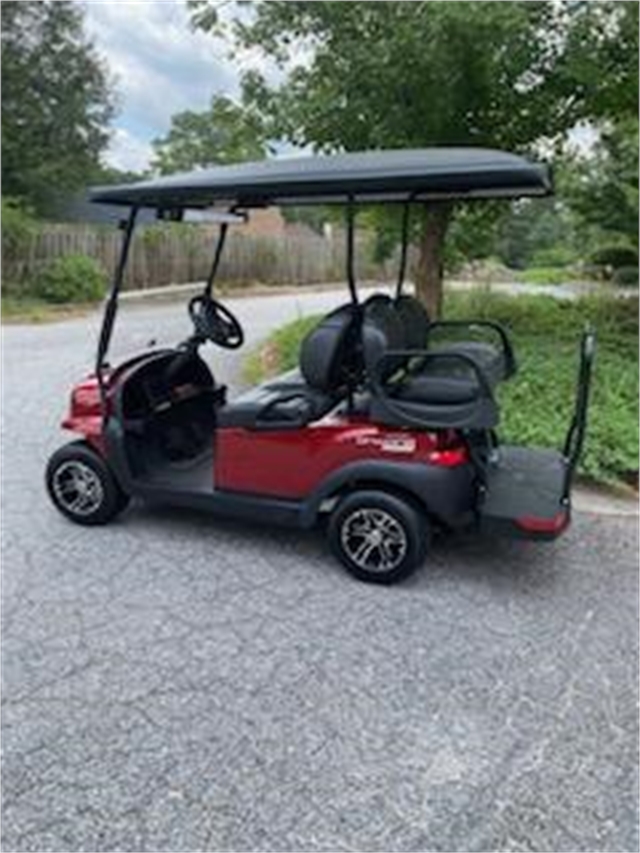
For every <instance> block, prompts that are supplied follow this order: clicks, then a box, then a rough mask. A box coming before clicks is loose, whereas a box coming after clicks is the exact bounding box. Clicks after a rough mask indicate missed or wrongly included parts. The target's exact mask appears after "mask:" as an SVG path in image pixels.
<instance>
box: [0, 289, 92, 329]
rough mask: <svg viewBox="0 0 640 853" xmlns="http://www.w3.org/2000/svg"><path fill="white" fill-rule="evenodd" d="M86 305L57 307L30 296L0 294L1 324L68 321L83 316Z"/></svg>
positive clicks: (87, 307) (57, 305) (4, 291)
mask: <svg viewBox="0 0 640 853" xmlns="http://www.w3.org/2000/svg"><path fill="white" fill-rule="evenodd" d="M89 309H90V306H88V305H86V304H85V305H79V304H76V305H69V304H65V305H59V304H56V303H53V302H44V301H43V300H42V299H36V298H34V297H32V296H24V295H20V296H12V295H8V294H7V293H6V290H5V289H4V288H3V292H2V322H3V323H51V322H54V321H56V320H68V319H70V318H71V317H80V316H82V315H84V314H85V313H86V312H87V311H88V310H89Z"/></svg>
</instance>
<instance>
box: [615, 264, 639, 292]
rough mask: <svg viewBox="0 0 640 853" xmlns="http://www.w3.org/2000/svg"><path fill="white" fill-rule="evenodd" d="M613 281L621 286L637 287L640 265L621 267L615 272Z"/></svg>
mask: <svg viewBox="0 0 640 853" xmlns="http://www.w3.org/2000/svg"><path fill="white" fill-rule="evenodd" d="M613 283H614V284H617V285H620V287H637V286H638V267H637V266H635V267H634V266H630V267H619V268H618V269H617V270H616V271H615V272H614V274H613Z"/></svg>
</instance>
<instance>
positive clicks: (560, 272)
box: [515, 267, 575, 285]
mask: <svg viewBox="0 0 640 853" xmlns="http://www.w3.org/2000/svg"><path fill="white" fill-rule="evenodd" d="M573 278H575V275H574V274H573V273H571V272H570V271H569V270H567V269H565V268H562V267H529V268H528V269H526V270H519V271H518V272H516V274H515V279H516V281H521V282H523V283H524V284H550V285H553V284H565V283H566V282H567V281H570V280H571V279H573Z"/></svg>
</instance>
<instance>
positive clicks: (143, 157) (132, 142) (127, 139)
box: [105, 127, 153, 172]
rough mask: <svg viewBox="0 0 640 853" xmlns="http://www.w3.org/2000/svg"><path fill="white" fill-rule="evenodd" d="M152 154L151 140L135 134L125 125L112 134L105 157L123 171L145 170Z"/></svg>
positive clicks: (110, 163)
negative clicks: (147, 140)
mask: <svg viewBox="0 0 640 853" xmlns="http://www.w3.org/2000/svg"><path fill="white" fill-rule="evenodd" d="M152 154H153V150H152V148H151V145H150V144H149V142H146V141H145V140H143V139H140V138H139V137H137V136H134V135H133V134H132V133H130V132H129V131H128V130H125V129H124V128H123V127H117V128H116V129H115V130H114V131H113V134H112V136H111V141H110V143H109V148H108V150H107V152H106V158H105V159H106V160H107V162H108V163H109V165H110V166H113V167H115V168H116V169H120V170H121V171H123V172H144V171H145V170H146V169H147V168H148V166H149V162H150V160H151V155H152Z"/></svg>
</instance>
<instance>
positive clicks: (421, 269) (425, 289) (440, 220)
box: [415, 201, 453, 320]
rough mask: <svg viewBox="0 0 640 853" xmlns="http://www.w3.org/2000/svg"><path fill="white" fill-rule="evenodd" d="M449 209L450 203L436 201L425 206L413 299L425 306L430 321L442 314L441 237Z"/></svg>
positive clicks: (442, 259) (451, 206) (442, 249)
mask: <svg viewBox="0 0 640 853" xmlns="http://www.w3.org/2000/svg"><path fill="white" fill-rule="evenodd" d="M452 210H453V205H452V204H451V203H450V202H443V201H438V202H429V203H428V204H425V219H424V227H423V230H422V237H421V240H420V255H419V258H418V267H417V270H416V277H415V285H416V296H417V297H418V299H419V300H420V301H421V302H422V303H423V305H424V306H425V307H426V309H427V311H428V313H429V317H430V318H431V319H432V320H436V319H437V318H438V317H440V315H441V313H442V269H443V263H444V238H445V236H446V233H447V228H448V227H449V222H450V220H451V212H452Z"/></svg>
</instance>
